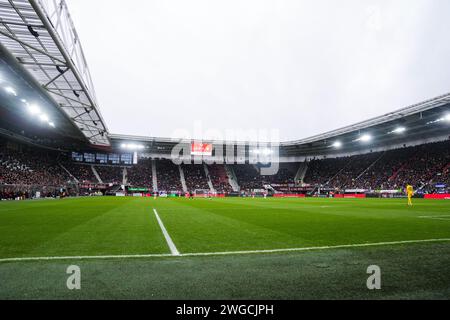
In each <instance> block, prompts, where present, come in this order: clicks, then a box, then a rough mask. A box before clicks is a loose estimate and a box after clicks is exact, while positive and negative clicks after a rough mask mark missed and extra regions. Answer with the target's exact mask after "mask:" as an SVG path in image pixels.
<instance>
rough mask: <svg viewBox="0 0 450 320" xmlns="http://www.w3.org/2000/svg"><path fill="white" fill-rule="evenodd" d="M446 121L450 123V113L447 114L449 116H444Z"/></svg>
mask: <svg viewBox="0 0 450 320" xmlns="http://www.w3.org/2000/svg"><path fill="white" fill-rule="evenodd" d="M444 119H445V121H447V122H450V113H447V114H446V115H445V116H444Z"/></svg>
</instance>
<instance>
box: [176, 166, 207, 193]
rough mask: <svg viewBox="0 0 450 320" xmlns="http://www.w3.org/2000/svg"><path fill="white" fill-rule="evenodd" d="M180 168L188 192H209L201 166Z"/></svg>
mask: <svg viewBox="0 0 450 320" xmlns="http://www.w3.org/2000/svg"><path fill="white" fill-rule="evenodd" d="M182 168H183V172H184V179H185V180H186V186H187V188H188V191H189V192H195V190H209V185H208V180H207V177H206V173H205V168H204V167H203V165H202V164H188V165H185V164H184V165H182Z"/></svg>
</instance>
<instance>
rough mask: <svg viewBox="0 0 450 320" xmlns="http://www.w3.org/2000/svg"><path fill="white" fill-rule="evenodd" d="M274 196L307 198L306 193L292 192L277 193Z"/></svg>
mask: <svg viewBox="0 0 450 320" xmlns="http://www.w3.org/2000/svg"><path fill="white" fill-rule="evenodd" d="M273 197H274V198H305V197H306V195H304V194H296V193H290V194H281V193H275V194H274V195H273Z"/></svg>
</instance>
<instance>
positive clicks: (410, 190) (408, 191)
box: [406, 184, 414, 206]
mask: <svg viewBox="0 0 450 320" xmlns="http://www.w3.org/2000/svg"><path fill="white" fill-rule="evenodd" d="M406 194H407V195H408V206H412V205H413V204H412V196H413V195H414V189H413V187H412V185H410V184H408V185H407V186H406Z"/></svg>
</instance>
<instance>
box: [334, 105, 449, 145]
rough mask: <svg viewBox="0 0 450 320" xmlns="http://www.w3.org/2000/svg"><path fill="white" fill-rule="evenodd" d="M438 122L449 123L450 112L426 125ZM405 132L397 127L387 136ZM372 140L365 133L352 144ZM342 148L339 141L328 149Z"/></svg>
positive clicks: (404, 129) (371, 137)
mask: <svg viewBox="0 0 450 320" xmlns="http://www.w3.org/2000/svg"><path fill="white" fill-rule="evenodd" d="M438 122H448V123H450V112H449V113H445V114H444V115H442V117H440V118H439V119H436V120H433V121H429V122H427V125H428V124H433V123H438ZM407 130H408V129H407V128H406V127H397V128H395V129H393V130H392V131H389V132H388V133H387V134H403V133H405V132H406V131H407ZM372 140H373V136H372V135H370V134H367V133H366V134H362V135H360V136H359V137H358V138H356V139H355V140H353V142H361V143H369V142H370V141H372ZM342 146H343V143H342V142H341V141H339V140H336V141H334V142H333V143H332V144H331V145H330V147H333V148H336V149H340V148H342Z"/></svg>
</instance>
